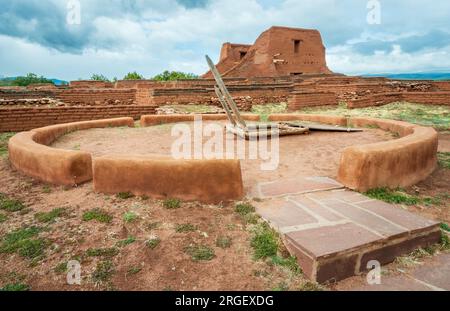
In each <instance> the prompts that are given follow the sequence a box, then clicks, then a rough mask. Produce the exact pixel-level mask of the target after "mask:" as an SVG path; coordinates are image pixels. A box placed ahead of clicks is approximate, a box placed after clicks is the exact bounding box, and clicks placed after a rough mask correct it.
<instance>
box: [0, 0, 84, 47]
mask: <svg viewBox="0 0 450 311" xmlns="http://www.w3.org/2000/svg"><path fill="white" fill-rule="evenodd" d="M0 21H1V22H0V34H3V35H7V36H11V37H18V38H23V39H27V40H28V41H31V42H37V43H39V44H41V45H44V46H48V47H52V48H55V49H58V50H61V51H71V52H76V51H79V50H80V49H82V48H83V46H84V45H85V44H86V42H87V41H86V35H87V33H88V32H89V29H88V28H86V27H80V29H79V30H78V31H76V32H69V29H68V25H67V24H66V15H65V12H64V11H62V10H61V7H60V6H57V5H56V4H55V3H54V2H48V1H47V2H46V1H24V0H15V1H8V2H6V3H3V4H2V11H1V12H0Z"/></svg>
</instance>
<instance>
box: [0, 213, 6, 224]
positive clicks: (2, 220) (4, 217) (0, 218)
mask: <svg viewBox="0 0 450 311" xmlns="http://www.w3.org/2000/svg"><path fill="white" fill-rule="evenodd" d="M7 220H8V216H6V215H5V214H2V213H0V224H1V223H2V222H5V221H7Z"/></svg>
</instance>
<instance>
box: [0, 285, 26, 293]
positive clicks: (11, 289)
mask: <svg viewBox="0 0 450 311" xmlns="http://www.w3.org/2000/svg"><path fill="white" fill-rule="evenodd" d="M30 289H31V288H30V286H28V285H27V284H23V283H13V284H6V285H5V286H4V287H2V288H1V289H0V291H2V292H27V291H29V290H30Z"/></svg>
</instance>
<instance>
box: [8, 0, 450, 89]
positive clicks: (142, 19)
mask: <svg viewBox="0 0 450 311" xmlns="http://www.w3.org/2000/svg"><path fill="white" fill-rule="evenodd" d="M76 2H79V3H80V12H81V14H80V20H79V21H80V23H79V24H77V18H76V14H75V15H74V14H73V13H74V12H75V13H76V10H73V8H76ZM377 2H379V3H380V11H381V15H380V19H379V20H378V18H377V15H373V14H376V3H377ZM374 3H375V4H374ZM74 4H75V5H74ZM374 8H375V10H374ZM74 17H75V18H74ZM368 17H369V18H368ZM68 21H69V22H68ZM378 21H379V22H380V23H377V22H378ZM374 22H375V23H374ZM272 25H279V26H291V27H300V28H314V29H318V30H320V31H321V33H322V36H323V39H324V43H325V46H326V47H327V61H328V65H329V67H330V69H331V70H333V71H335V72H340V73H345V74H361V73H404V72H420V71H444V70H447V71H449V70H450V1H448V0H435V1H433V2H432V3H431V2H428V1H423V0H378V1H377V0H370V1H369V0H239V1H230V0H8V1H6V0H1V3H0V76H16V75H23V74H25V73H27V72H35V73H38V74H42V75H45V76H48V77H56V78H61V79H66V80H76V79H79V78H88V77H90V76H91V75H92V73H102V74H105V75H106V76H108V77H110V78H112V77H118V78H121V77H123V76H124V75H125V74H126V73H127V72H130V71H135V70H136V71H138V72H139V73H141V74H143V75H145V76H146V77H151V76H153V75H155V74H157V73H159V72H161V71H163V70H165V69H169V70H180V71H188V72H193V73H196V74H201V73H203V72H205V71H206V63H205V61H204V55H205V54H209V55H210V56H211V57H213V59H216V60H217V59H218V56H219V52H220V46H221V44H222V43H223V42H227V41H230V42H235V43H253V42H254V41H255V39H256V38H257V36H258V35H259V34H260V33H261V32H262V31H264V30H265V29H267V28H269V27H270V26H272Z"/></svg>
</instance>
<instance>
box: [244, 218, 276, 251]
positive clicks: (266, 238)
mask: <svg viewBox="0 0 450 311" xmlns="http://www.w3.org/2000/svg"><path fill="white" fill-rule="evenodd" d="M250 245H251V246H252V248H253V252H254V257H255V259H265V258H268V257H273V256H276V255H277V252H278V236H277V234H276V232H275V231H274V230H272V229H271V228H270V227H269V226H268V225H267V224H266V223H263V224H261V225H258V226H256V227H255V229H254V232H253V237H252V240H251V244H250Z"/></svg>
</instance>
